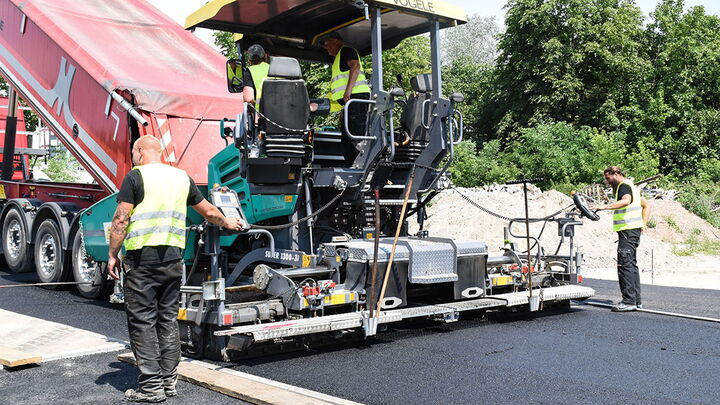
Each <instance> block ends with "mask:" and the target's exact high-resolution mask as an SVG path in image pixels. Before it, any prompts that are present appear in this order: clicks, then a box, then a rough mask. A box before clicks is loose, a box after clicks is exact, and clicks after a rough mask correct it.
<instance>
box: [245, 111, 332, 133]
mask: <svg viewBox="0 0 720 405" xmlns="http://www.w3.org/2000/svg"><path fill="white" fill-rule="evenodd" d="M249 106H250V108H252V109H253V111H255V113H256V114H257V115H259V116H260V117H261V118H264V119H265V121H267V122H269V123H271V124H273V125H275V126H276V127H278V128H280V129H284V130H286V131H290V132H302V133H303V134H307V133H309V132H311V131H315V130H319V129H322V127H312V128H306V129H298V128H288V127H286V126H284V125H281V124H278V123H277V122H275V121H273V120H271V119H270V118H268V117H267V116H266V115H264V114H263V113H261V112H260V111H259V110H258V109H257V108H255V106H253V105H252V104H249Z"/></svg>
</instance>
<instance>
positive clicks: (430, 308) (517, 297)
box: [215, 285, 595, 343]
mask: <svg viewBox="0 0 720 405" xmlns="http://www.w3.org/2000/svg"><path fill="white" fill-rule="evenodd" d="M533 295H539V296H540V298H541V302H543V301H544V302H553V301H564V300H572V299H586V298H590V297H592V296H593V295H595V290H593V289H592V288H590V287H584V286H580V285H565V286H560V287H550V288H542V289H536V290H533ZM527 304H528V292H527V291H521V292H514V293H506V294H497V295H491V296H487V297H485V298H478V299H474V300H468V301H458V302H449V303H447V304H442V305H424V306H419V307H411V308H401V309H394V310H390V311H382V312H381V313H380V317H379V319H378V323H392V322H398V321H401V320H403V319H411V318H421V317H438V316H442V317H444V318H445V319H446V320H448V321H452V320H456V319H457V314H458V313H459V312H462V311H471V310H478V309H489V308H507V307H515V306H520V305H527ZM367 316H368V313H367V311H361V312H349V313H346V314H337V315H327V316H321V317H317V318H303V319H296V320H291V321H279V322H269V323H261V324H254V325H242V326H235V327H233V328H230V329H224V330H219V331H216V332H215V336H231V335H248V336H251V337H252V338H253V340H254V341H255V342H256V343H258V342H266V341H269V340H273V339H278V338H288V337H293V336H301V335H309V334H314V333H324V332H332V331H336V330H346V329H357V328H362V327H364V326H365V324H366V322H367V320H366V319H367Z"/></svg>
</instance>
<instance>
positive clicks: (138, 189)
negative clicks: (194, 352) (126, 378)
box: [107, 135, 246, 402]
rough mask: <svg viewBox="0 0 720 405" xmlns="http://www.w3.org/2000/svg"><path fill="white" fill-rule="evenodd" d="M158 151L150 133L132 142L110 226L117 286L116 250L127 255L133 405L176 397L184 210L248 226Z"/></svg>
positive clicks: (229, 226)
mask: <svg viewBox="0 0 720 405" xmlns="http://www.w3.org/2000/svg"><path fill="white" fill-rule="evenodd" d="M161 153H162V149H161V145H160V141H159V140H158V139H157V138H155V137H153V136H151V135H146V136H143V137H141V138H139V139H138V140H137V141H136V142H135V144H134V145H133V149H132V160H133V164H135V167H134V168H133V170H131V171H130V172H129V173H128V174H127V176H125V179H124V180H123V183H122V186H121V187H120V192H119V193H118V196H117V201H118V207H117V209H116V210H115V215H114V217H113V220H112V226H111V228H110V251H109V257H108V264H107V268H108V273H109V274H110V276H111V277H112V278H114V279H116V280H117V279H118V278H119V276H118V271H119V264H120V263H119V259H118V253H119V252H120V247H121V245H124V246H125V251H126V253H125V259H124V263H125V280H124V286H123V287H124V295H125V312H126V314H127V322H128V331H129V334H130V343H131V345H132V350H133V352H134V353H135V359H136V360H137V367H138V368H139V369H140V375H139V377H138V389H129V390H127V391H126V392H125V399H126V400H129V401H135V402H163V401H165V399H166V397H173V396H176V395H177V390H176V389H175V383H176V382H177V366H178V363H179V362H180V336H179V335H178V324H177V314H178V306H179V302H180V279H181V276H182V271H183V264H182V251H183V249H184V248H185V217H186V213H187V206H191V207H193V209H194V210H195V211H197V212H198V213H200V214H201V215H202V216H203V217H205V219H207V220H208V221H209V222H211V223H213V224H215V225H218V226H222V227H223V228H225V229H230V230H242V229H243V228H244V227H245V226H246V224H245V223H244V222H243V221H242V220H241V219H239V218H226V217H225V216H224V215H223V214H222V213H221V212H220V210H219V209H218V208H217V207H215V206H214V205H212V204H210V203H209V202H208V201H207V200H205V198H203V196H202V194H200V190H198V188H197V186H196V185H195V183H194V182H193V180H192V179H191V178H190V176H188V175H187V173H185V172H184V171H182V170H180V169H177V168H175V167H172V166H169V165H166V164H163V163H162V161H161Z"/></svg>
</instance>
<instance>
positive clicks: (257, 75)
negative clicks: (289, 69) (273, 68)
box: [248, 62, 270, 105]
mask: <svg viewBox="0 0 720 405" xmlns="http://www.w3.org/2000/svg"><path fill="white" fill-rule="evenodd" d="M248 70H250V74H251V75H252V78H253V84H254V85H255V102H256V103H257V105H260V96H262V85H263V82H264V81H265V79H267V77H268V71H269V70H270V64H268V63H266V62H262V63H259V64H257V65H252V66H248Z"/></svg>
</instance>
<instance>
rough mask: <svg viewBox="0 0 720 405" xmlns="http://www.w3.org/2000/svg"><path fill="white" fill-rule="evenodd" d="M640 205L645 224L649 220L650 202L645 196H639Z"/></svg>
mask: <svg viewBox="0 0 720 405" xmlns="http://www.w3.org/2000/svg"><path fill="white" fill-rule="evenodd" d="M640 206H641V207H642V218H643V223H644V224H645V225H647V223H648V221H649V220H650V202H649V201H648V200H646V199H645V197H641V198H640Z"/></svg>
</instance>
